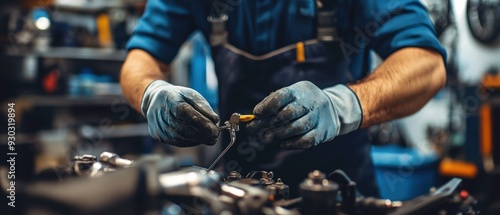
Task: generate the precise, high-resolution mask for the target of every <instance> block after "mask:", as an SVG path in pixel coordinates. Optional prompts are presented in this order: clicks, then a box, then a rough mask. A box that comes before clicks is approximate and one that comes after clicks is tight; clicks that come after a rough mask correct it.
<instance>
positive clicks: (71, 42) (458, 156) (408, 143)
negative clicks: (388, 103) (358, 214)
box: [0, 0, 500, 214]
mask: <svg viewBox="0 0 500 215" xmlns="http://www.w3.org/2000/svg"><path fill="white" fill-rule="evenodd" d="M422 2H423V3H424V4H425V5H426V6H427V8H428V11H429V14H430V17H431V19H432V21H433V22H434V24H435V28H436V32H437V34H438V35H439V38H440V40H441V42H442V43H443V45H444V46H445V47H446V48H447V50H448V59H447V71H448V83H447V86H446V88H445V89H443V90H442V91H441V92H440V93H439V94H438V95H436V96H435V98H433V99H432V101H431V102H429V103H428V104H427V105H426V106H425V107H424V108H423V109H422V110H421V111H419V112H418V113H416V114H414V115H412V116H410V117H407V118H404V119H401V120H397V121H393V122H388V123H384V124H381V125H378V126H374V127H372V128H370V135H371V140H372V142H373V148H372V156H373V158H374V162H375V166H376V171H377V180H378V184H379V187H380V191H381V195H382V197H384V198H389V199H393V200H407V199H411V198H414V197H416V196H418V195H422V194H425V193H427V192H428V191H429V190H430V189H431V188H432V187H435V186H438V185H441V184H442V183H443V182H445V181H446V180H448V179H450V178H452V177H460V178H463V179H465V182H466V183H465V185H466V188H467V189H468V190H470V192H471V193H472V194H473V195H475V196H476V198H477V199H478V200H479V202H480V205H481V207H482V208H483V211H484V212H485V213H487V214H500V72H499V71H500V0H425V1H424V0H423V1H422ZM146 3H147V1H146V0H21V1H17V0H7V1H6V0H3V1H1V3H0V5H1V9H0V47H1V48H0V86H1V89H2V90H1V92H2V93H1V96H0V103H1V105H2V106H1V107H0V111H1V112H2V114H1V115H0V119H1V121H3V122H6V121H7V109H8V105H7V104H8V103H15V110H16V118H15V120H16V150H17V152H18V154H19V156H22V158H23V159H22V160H19V161H18V163H16V168H17V169H18V170H19V172H18V173H17V174H18V175H19V176H17V177H19V178H20V180H23V179H25V180H29V179H30V177H33V175H35V174H37V173H38V172H40V171H42V170H44V169H48V168H54V167H56V166H59V165H62V164H65V163H68V162H69V161H70V158H71V157H72V156H73V155H82V154H93V155H98V154H99V153H101V152H102V151H112V152H115V153H117V154H119V155H121V156H123V157H126V158H130V159H134V158H136V157H137V156H140V155H143V154H150V153H158V154H170V155H175V156H176V157H178V158H179V160H180V162H181V164H182V165H186V166H187V165H199V166H208V165H209V164H210V162H211V161H212V160H213V159H214V156H215V155H217V154H218V149H217V147H206V146H205V147H203V146H201V147H196V148H189V149H179V148H175V147H170V146H167V145H165V144H162V143H158V142H155V141H154V140H152V139H151V138H149V136H148V133H147V124H146V121H145V118H144V117H143V116H142V115H141V114H140V113H137V112H135V111H134V110H133V109H131V108H130V107H129V106H128V105H127V103H126V101H125V99H124V98H123V97H122V96H121V92H120V87H119V84H118V81H119V79H118V77H119V72H120V68H121V65H122V63H123V61H124V59H125V56H126V51H125V50H124V47H125V45H126V43H127V40H128V38H129V37H130V35H131V33H132V31H133V29H134V28H135V26H136V24H137V22H138V19H139V18H140V16H141V14H142V13H143V11H144V7H145V4H146ZM374 57H375V58H377V56H376V55H375V54H374ZM378 62H380V61H378ZM377 65H378V64H377V61H375V63H374V65H373V67H376V66H377ZM171 76H172V77H171V80H172V82H173V83H175V84H178V85H183V86H190V87H192V88H194V89H196V90H197V91H199V92H200V93H201V94H202V95H203V96H204V97H205V98H207V100H208V101H209V102H210V103H211V105H212V107H214V108H215V109H217V102H218V98H217V81H216V77H215V74H214V71H213V63H212V60H211V57H210V51H209V47H208V46H207V44H206V42H205V39H204V37H203V36H201V35H200V34H199V33H195V34H193V35H192V36H191V37H190V39H189V40H188V41H187V42H186V43H185V45H184V46H183V47H182V49H181V51H180V52H179V54H178V56H177V58H176V59H175V61H174V63H173V73H172V74H171ZM223 120H224V119H223ZM0 127H1V128H0V129H1V130H3V131H6V130H7V125H6V123H2V124H1V125H0ZM6 135H7V134H6V133H4V132H2V133H1V134H0V136H2V137H1V138H2V140H4V139H7V136H6ZM223 135H224V134H223ZM0 144H2V145H0V147H1V149H0V151H1V152H2V156H4V155H5V153H6V152H4V151H6V150H7V148H8V147H7V145H6V144H7V143H6V142H4V141H2V142H1V143H0ZM2 165H3V163H2Z"/></svg>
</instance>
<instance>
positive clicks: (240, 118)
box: [208, 113, 255, 170]
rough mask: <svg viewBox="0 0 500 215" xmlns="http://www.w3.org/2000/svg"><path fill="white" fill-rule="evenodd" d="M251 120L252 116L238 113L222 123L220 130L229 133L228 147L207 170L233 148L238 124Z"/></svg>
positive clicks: (238, 127)
mask: <svg viewBox="0 0 500 215" xmlns="http://www.w3.org/2000/svg"><path fill="white" fill-rule="evenodd" d="M253 119H255V116H254V115H241V114H239V113H233V114H231V117H230V118H229V120H228V121H226V122H224V125H223V126H220V127H219V129H220V130H227V131H229V137H230V139H231V142H230V143H229V145H227V146H226V148H225V149H224V150H223V151H222V152H221V154H220V155H219V156H218V157H217V158H216V159H215V161H214V162H213V163H212V165H210V167H208V170H212V169H213V168H214V167H215V165H217V163H218V162H219V161H220V159H221V158H222V157H223V156H224V155H225V154H226V152H227V151H228V150H229V149H230V148H231V146H233V144H234V142H235V141H236V132H237V131H239V130H240V125H239V124H240V122H250V121H252V120H253Z"/></svg>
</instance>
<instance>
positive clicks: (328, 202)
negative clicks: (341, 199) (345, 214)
mask: <svg viewBox="0 0 500 215" xmlns="http://www.w3.org/2000/svg"><path fill="white" fill-rule="evenodd" d="M299 187H300V193H301V196H302V213H303V214H318V215H319V214H337V199H336V198H337V194H338V190H339V186H338V185H337V184H336V183H334V182H332V181H330V180H328V179H326V177H325V174H324V173H322V172H320V171H319V170H315V171H313V172H311V173H309V176H308V178H307V179H306V180H304V181H303V182H302V183H301V184H300V185H299Z"/></svg>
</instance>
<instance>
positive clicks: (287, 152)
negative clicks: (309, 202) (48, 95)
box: [121, 0, 446, 196]
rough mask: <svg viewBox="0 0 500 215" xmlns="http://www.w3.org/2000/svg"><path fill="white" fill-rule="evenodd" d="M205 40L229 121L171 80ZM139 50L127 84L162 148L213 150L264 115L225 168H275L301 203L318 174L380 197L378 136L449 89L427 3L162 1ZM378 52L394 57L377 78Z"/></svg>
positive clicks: (154, 1)
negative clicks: (338, 176) (346, 179)
mask: <svg viewBox="0 0 500 215" xmlns="http://www.w3.org/2000/svg"><path fill="white" fill-rule="evenodd" d="M320 12H325V13H324V14H328V12H333V13H334V15H333V17H335V18H336V19H328V18H327V19H326V21H325V19H319V18H318V15H319V14H320ZM224 15H227V17H225V16H224ZM326 17H328V16H326ZM226 18H227V19H226ZM221 23H222V24H221ZM328 25H331V26H328ZM329 27H331V28H329ZM325 29H326V30H325ZM195 30H201V32H202V33H203V34H204V36H205V38H207V41H211V44H212V57H213V59H214V63H215V69H216V74H217V77H218V81H219V96H220V98H219V100H220V106H219V107H220V110H219V114H220V115H218V114H216V113H215V112H214V111H213V110H212V108H211V107H210V105H209V104H208V102H207V101H206V100H205V99H204V98H203V97H202V96H201V95H200V94H199V93H198V92H196V91H194V90H193V89H190V88H187V87H182V86H176V85H172V84H170V83H168V82H167V80H166V75H167V73H168V72H169V71H170V66H169V64H170V63H171V62H172V59H173V58H174V57H175V56H176V54H177V52H178V50H179V47H180V46H181V45H182V43H183V42H184V41H185V40H186V39H187V38H188V37H189V35H190V34H191V33H193V31H195ZM325 32H326V33H325ZM226 36H227V37H226ZM128 50H129V53H128V56H127V58H126V61H125V63H124V65H123V68H122V71H121V86H122V89H123V93H124V95H125V97H126V98H127V99H128V101H129V102H130V104H131V105H132V106H133V107H134V108H135V109H136V110H138V111H141V112H142V113H143V114H144V116H146V118H147V120H148V130H149V133H150V135H151V136H152V137H153V138H156V139H158V140H161V141H163V142H165V143H167V144H171V145H175V146H179V147H189V146H195V145H199V144H206V145H213V144H215V143H216V142H217V139H218V137H219V135H220V131H219V129H218V126H217V124H218V122H219V119H222V120H226V119H229V117H230V115H231V114H232V113H233V112H238V113H242V114H249V113H253V114H254V115H255V116H256V119H255V120H254V121H253V122H251V123H248V124H247V125H246V128H245V126H240V127H242V128H241V131H240V132H239V133H238V138H237V143H236V144H235V146H234V147H232V148H231V149H230V151H229V152H228V154H227V155H226V156H225V160H224V164H223V165H221V166H219V167H220V168H221V169H220V170H221V171H223V172H225V173H227V172H229V171H231V170H237V171H240V172H241V173H242V174H246V173H247V172H249V171H252V170H271V171H273V172H274V174H275V175H276V176H279V177H281V178H282V179H283V181H284V182H285V183H287V184H289V185H290V188H291V195H292V196H296V195H297V188H298V184H299V183H300V182H301V181H302V180H303V179H304V178H306V176H307V173H308V172H310V171H312V170H314V169H319V170H321V171H323V172H326V173H329V172H332V171H334V170H336V169H342V170H344V171H345V172H346V173H347V175H349V176H350V177H351V179H353V180H354V181H356V182H357V183H358V189H359V190H360V191H361V193H363V194H364V195H367V196H377V195H378V193H377V188H376V183H375V176H374V169H373V163H372V160H371V157H370V145H369V140H368V136H367V131H366V128H367V127H369V126H371V125H374V124H377V123H381V122H384V121H388V120H393V119H396V118H399V117H403V116H407V115H409V114H412V113H414V112H416V111H417V110H419V109H420V108H421V107H422V106H423V105H424V104H425V103H426V102H427V101H428V100H429V99H430V98H431V97H433V96H434V95H435V94H436V93H437V92H438V91H439V90H440V89H441V88H442V87H443V86H444V84H445V82H446V72H445V64H444V59H445V58H446V53H445V50H444V49H443V47H442V46H441V45H440V43H439V41H438V39H437V38H436V36H435V31H434V28H433V25H432V23H431V21H430V19H429V18H428V15H427V13H426V8H425V7H424V6H423V5H422V4H421V3H420V2H419V1H418V0H338V1H337V0H322V1H314V0H275V1H271V0H255V1H249V0H239V1H235V0H228V1H227V2H226V1H224V0H215V1H213V0H212V1H211V0H190V1H186V0H150V1H149V2H148V4H147V6H146V11H145V13H144V15H143V17H142V18H141V19H140V21H139V24H138V26H137V28H136V29H135V31H134V33H133V35H132V37H131V39H130V41H129V43H128ZM370 50H374V51H375V52H376V53H377V54H378V55H379V56H380V57H381V58H382V59H384V61H383V63H382V64H381V65H380V66H379V67H378V68H376V69H375V70H374V71H373V72H372V71H371V56H370ZM222 136H223V137H224V138H225V137H226V136H227V135H226V134H224V135H222ZM222 143H223V144H227V143H229V141H228V140H227V139H226V140H224V141H223V142H222ZM223 146H224V145H223ZM388 180H390V179H388Z"/></svg>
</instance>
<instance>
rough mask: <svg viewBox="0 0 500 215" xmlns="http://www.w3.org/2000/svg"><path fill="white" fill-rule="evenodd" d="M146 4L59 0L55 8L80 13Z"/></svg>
mask: <svg viewBox="0 0 500 215" xmlns="http://www.w3.org/2000/svg"><path fill="white" fill-rule="evenodd" d="M139 3H146V0H107V1H102V0H59V1H57V2H56V4H55V8H56V9H59V10H70V11H80V12H91V13H93V12H99V11H102V10H104V9H109V8H124V7H127V6H130V5H135V4H139Z"/></svg>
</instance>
